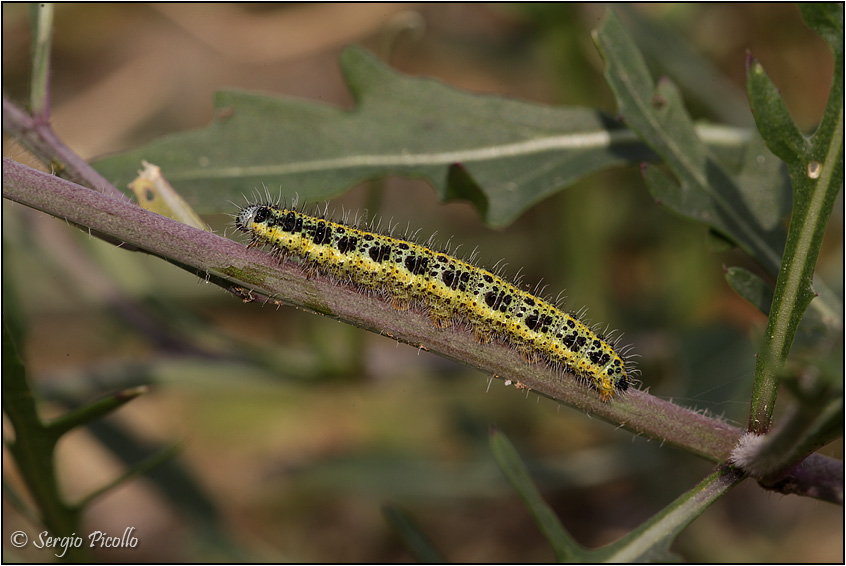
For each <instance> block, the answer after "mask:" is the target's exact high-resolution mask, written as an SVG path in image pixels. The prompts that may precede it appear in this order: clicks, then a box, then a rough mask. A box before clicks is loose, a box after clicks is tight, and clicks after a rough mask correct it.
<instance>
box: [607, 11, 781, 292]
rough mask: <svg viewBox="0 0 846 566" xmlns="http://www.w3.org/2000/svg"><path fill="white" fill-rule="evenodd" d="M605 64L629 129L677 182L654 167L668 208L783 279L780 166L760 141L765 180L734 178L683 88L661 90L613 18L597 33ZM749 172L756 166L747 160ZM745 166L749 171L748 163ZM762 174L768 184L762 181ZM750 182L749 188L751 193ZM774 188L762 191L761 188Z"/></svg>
mask: <svg viewBox="0 0 846 566" xmlns="http://www.w3.org/2000/svg"><path fill="white" fill-rule="evenodd" d="M594 41H595V42H596V44H597V47H598V49H599V51H600V53H601V55H602V57H603V59H604V61H605V77H606V80H607V81H608V84H609V85H610V86H611V89H612V90H613V91H614V95H615V97H616V99H617V105H618V107H619V112H620V114H621V116H622V117H623V119H624V121H625V122H626V124H627V125H628V126H629V127H631V128H632V129H633V130H634V131H635V132H637V134H638V135H639V136H640V137H641V139H643V141H644V142H646V144H647V145H649V146H650V147H652V148H653V149H654V150H655V152H656V153H657V154H658V155H659V156H660V157H661V158H663V160H664V162H665V163H666V164H667V166H668V167H669V169H670V170H671V171H672V173H673V175H674V176H675V177H676V179H677V181H676V180H675V179H671V178H669V177H668V176H667V175H666V174H663V173H660V174H659V173H658V172H657V171H656V170H654V168H647V169H646V171H645V172H646V180H647V183H648V184H649V187H650V190H651V191H652V193H653V195H654V196H655V198H656V199H658V200H659V201H660V202H661V204H663V205H664V206H667V207H668V208H670V209H671V210H673V211H675V212H677V213H678V214H681V215H683V216H686V217H688V218H692V219H694V220H697V221H700V222H703V223H705V224H707V225H708V226H710V227H711V228H713V229H715V230H717V231H718V232H719V233H720V234H722V235H723V236H725V237H726V238H728V239H730V240H731V241H733V242H735V243H736V244H737V245H738V246H739V247H740V248H742V249H743V250H744V251H746V252H747V253H748V254H749V255H751V256H752V257H753V258H755V260H756V261H758V262H759V263H761V265H762V266H764V268H765V269H766V270H767V272H769V273H771V274H773V275H774V276H775V274H777V273H778V266H779V262H780V259H781V252H782V250H783V249H784V241H785V232H784V229H783V228H782V227H781V226H780V225H779V224H778V223H774V222H773V219H774V218H777V217H778V216H779V214H782V213H783V212H784V210H783V205H784V193H783V184H784V181H783V180H782V181H778V180H777V179H778V178H779V177H780V176H781V175H782V174H783V172H782V170H781V164H780V162H779V161H778V160H777V159H776V158H775V156H773V155H772V154H770V153H769V152H767V151H766V148H764V147H763V145H761V144H760V143H757V142H755V141H754V140H753V141H752V142H750V143H751V144H752V145H750V146H749V147H751V148H753V151H754V152H755V153H754V154H753V153H751V152H750V157H754V159H755V160H756V161H755V163H756V168H755V169H754V172H755V173H757V175H758V176H753V175H740V176H739V177H733V176H732V175H731V174H730V172H729V171H727V170H726V168H725V167H724V166H723V165H722V164H721V163H720V162H719V161H717V159H716V158H715V157H714V156H713V155H712V154H711V152H710V150H709V149H708V148H707V147H706V145H705V144H704V143H703V142H702V140H701V139H700V138H699V136H698V135H697V132H696V129H695V128H694V125H693V122H692V121H691V119H690V116H688V114H687V112H686V110H685V108H684V104H683V101H682V99H681V96H680V94H679V91H678V89H677V88H676V87H675V85H673V84H672V83H671V82H670V81H668V80H661V81H659V82H658V84H657V85H656V84H655V83H654V81H653V79H652V76H651V74H650V73H649V70H648V68H647V67H646V62H645V61H644V59H643V57H642V56H641V54H640V52H639V51H638V48H637V46H636V45H635V43H634V42H633V41H632V39H631V37H630V36H629V34H628V32H627V31H626V30H625V29H624V28H623V26H622V24H621V23H620V20H619V19H618V18H617V16H616V15H614V13H613V12H609V13H608V15H607V16H606V17H605V18H604V19H603V21H602V23H601V24H600V26H599V28H597V30H595V31H594ZM744 164H745V165H746V167H749V166H750V161H749V160H748V159H747V160H746V161H744ZM742 167H743V165H742ZM762 175H763V179H764V180H762ZM744 182H747V184H748V185H749V186H746V187H744V186H743V183H744ZM762 182H763V183H769V184H770V185H771V186H772V188H773V190H770V191H764V192H761V191H760V183H762Z"/></svg>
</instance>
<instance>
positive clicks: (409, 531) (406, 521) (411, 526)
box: [382, 505, 446, 564]
mask: <svg viewBox="0 0 846 566" xmlns="http://www.w3.org/2000/svg"><path fill="white" fill-rule="evenodd" d="M382 515H384V517H385V521H387V522H388V524H389V525H390V526H391V528H392V529H393V530H394V532H395V533H396V534H397V536H399V537H400V538H401V539H402V541H403V542H404V543H405V546H406V547H407V548H408V550H409V551H410V552H411V554H412V555H414V557H415V558H416V559H417V561H418V562H420V563H421V564H443V563H444V562H446V560H444V557H443V555H442V554H441V553H440V551H439V550H438V549H437V548H435V545H434V544H432V541H431V540H429V537H428V536H426V533H424V532H423V531H421V530H420V527H419V526H418V525H417V523H416V522H415V521H414V519H413V518H412V517H411V516H410V515H409V514H408V513H406V512H405V511H403V510H402V509H400V508H398V507H394V506H393V505H385V506H383V507H382Z"/></svg>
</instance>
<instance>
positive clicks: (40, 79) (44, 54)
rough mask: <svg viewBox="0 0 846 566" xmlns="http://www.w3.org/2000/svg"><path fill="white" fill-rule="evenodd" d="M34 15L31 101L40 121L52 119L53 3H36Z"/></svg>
mask: <svg viewBox="0 0 846 566" xmlns="http://www.w3.org/2000/svg"><path fill="white" fill-rule="evenodd" d="M30 13H31V17H32V79H31V82H30V93H29V101H30V106H31V111H32V115H33V117H34V118H35V120H36V121H37V122H39V123H42V124H46V123H47V122H48V121H49V120H50V47H51V45H52V39H53V4H51V3H49V2H41V3H34V4H32V6H31V9H30Z"/></svg>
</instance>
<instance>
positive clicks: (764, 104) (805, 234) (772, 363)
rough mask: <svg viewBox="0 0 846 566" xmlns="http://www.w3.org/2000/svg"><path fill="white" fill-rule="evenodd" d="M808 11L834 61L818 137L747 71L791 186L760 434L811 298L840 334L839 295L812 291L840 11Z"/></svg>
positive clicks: (836, 154)
mask: <svg viewBox="0 0 846 566" xmlns="http://www.w3.org/2000/svg"><path fill="white" fill-rule="evenodd" d="M838 9H839V10H842V7H838ZM804 14H805V16H806V18H809V20H810V22H809V25H812V26H815V28H816V29H819V30H821V32H822V33H824V34H826V41H828V42H829V44H830V45H831V47H832V51H833V52H834V59H835V61H834V76H833V77H832V84H831V91H830V92H829V97H828V103H827V104H826V108H825V111H824V113H823V116H822V121H821V123H820V127H819V128H818V129H817V131H816V132H815V133H814V135H812V136H811V137H810V138H809V139H808V140H805V142H804V143H802V144H800V143H798V142H797V140H796V136H797V135H798V129H797V128H796V126H795V125H794V124H793V121H792V119H791V118H790V115H789V113H788V112H787V108H786V105H785V104H784V102H783V101H782V100H781V97H780V95H779V94H778V92H777V90H776V88H775V85H773V84H772V82H771V81H770V80H769V78H768V77H767V75H766V73H765V72H764V69H763V68H762V67H761V66H760V65H759V64H757V63H754V64H753V65H751V66H750V68H749V72H748V76H747V88H748V90H749V98H750V100H751V101H752V105H753V108H754V109H755V112H754V115H755V123H756V124H757V125H758V128H759V130H760V131H761V135H762V136H763V138H764V140H765V141H766V143H767V145H768V147H770V148H771V149H773V151H775V152H778V153H779V154H780V156H781V157H782V159H784V161H785V162H786V163H787V167H788V171H789V174H790V180H791V182H792V185H793V214H792V215H791V219H790V227H789V229H788V234H787V241H786V244H785V249H784V260H783V262H782V265H781V268H780V270H779V272H778V278H777V280H776V286H775V291H774V294H773V302H772V309H771V312H770V316H769V319H768V320H767V330H766V332H765V334H764V341H763V343H762V345H761V350H760V352H759V354H758V358H757V361H756V366H755V383H754V387H753V391H752V408H751V414H750V418H749V430H750V431H751V432H754V433H757V434H763V433H765V432H767V431H768V430H769V427H770V424H771V422H772V414H773V408H774V406H775V401H776V398H777V395H778V388H779V387H778V386H779V381H780V377H781V375H782V372H783V368H784V365H785V363H786V361H787V358H788V355H789V353H790V350H791V348H792V346H793V340H794V337H795V336H796V332H797V329H798V328H799V324H800V321H802V320H803V316H804V315H805V310H806V309H807V308H808V306H809V305H811V304H813V305H814V309H815V310H816V311H818V314H819V316H820V318H821V320H823V321H829V322H830V324H829V328H830V331H833V332H837V333H838V334H839V333H841V332H842V306H839V305H840V304H842V300H839V299H836V300H832V299H828V298H827V299H826V300H821V297H820V296H818V295H823V296H826V297H828V296H829V292H828V290H827V289H825V290H822V292H818V291H816V290H815V289H814V287H815V286H816V287H817V288H822V287H823V286H822V285H821V283H820V282H819V281H815V280H814V268H815V266H816V262H817V257H818V256H819V251H820V246H821V244H822V238H823V234H824V233H825V227H826V224H827V222H828V219H829V217H830V216H831V211H832V208H833V206H834V201H835V199H836V198H837V195H838V193H839V192H840V190H841V189H842V187H843V138H844V127H843V47H842V44H843V23H842V21H843V20H842V18H843V16H842V14H840V15H839V16H834V15H833V13H832V12H831V11H830V10H829V9H828V8H825V7H816V8H814V9H810V10H807V11H805V12H804ZM838 307H839V308H838ZM840 340H842V338H840Z"/></svg>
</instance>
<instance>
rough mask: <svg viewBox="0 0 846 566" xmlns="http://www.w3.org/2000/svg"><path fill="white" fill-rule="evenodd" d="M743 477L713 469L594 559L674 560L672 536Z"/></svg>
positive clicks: (629, 560)
mask: <svg viewBox="0 0 846 566" xmlns="http://www.w3.org/2000/svg"><path fill="white" fill-rule="evenodd" d="M744 477H745V476H744V475H743V474H742V473H740V472H738V471H736V470H733V469H731V468H728V467H721V468H719V469H717V471H715V472H714V473H712V474H711V475H709V476H708V477H707V478H705V479H704V480H702V482H700V483H699V484H698V485H697V486H696V487H694V488H693V489H691V490H690V491H688V492H687V493H685V494H684V495H682V496H681V497H679V498H678V499H676V500H675V501H673V502H672V503H671V504H669V505H667V506H666V507H664V508H663V509H662V510H661V511H660V512H659V513H658V514H657V515H655V516H654V517H653V518H651V519H650V520H649V521H647V522H645V523H644V524H642V525H641V526H640V527H638V528H637V529H636V530H635V531H633V532H631V533H630V534H628V535H626V536H625V537H623V538H622V539H620V540H618V541H617V542H614V543H612V544H610V545H608V546H606V547H604V548H602V549H600V550H597V551H595V552H594V553H593V554H594V561H602V562H615V563H618V562H622V563H626V562H629V563H643V562H669V561H674V562H675V561H678V558H677V557H676V556H675V555H674V554H672V553H671V552H670V545H671V544H672V542H673V541H674V540H675V538H676V536H678V534H679V533H680V532H681V531H682V530H683V529H684V528H685V527H687V526H688V525H689V524H690V523H691V522H692V521H693V520H694V519H696V518H697V517H698V516H699V515H701V514H702V512H703V511H705V509H707V508H708V507H709V506H710V505H711V504H712V503H713V502H714V501H716V500H717V499H719V498H720V497H722V496H723V495H725V494H726V493H728V492H729V490H731V488H733V487H734V486H735V485H737V484H738V483H739V482H740V481H741V480H743V478H744Z"/></svg>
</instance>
